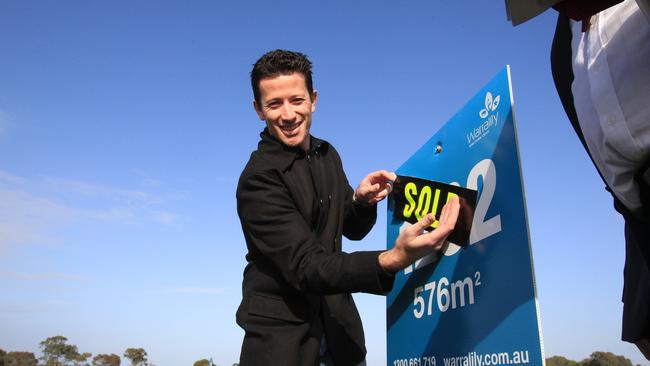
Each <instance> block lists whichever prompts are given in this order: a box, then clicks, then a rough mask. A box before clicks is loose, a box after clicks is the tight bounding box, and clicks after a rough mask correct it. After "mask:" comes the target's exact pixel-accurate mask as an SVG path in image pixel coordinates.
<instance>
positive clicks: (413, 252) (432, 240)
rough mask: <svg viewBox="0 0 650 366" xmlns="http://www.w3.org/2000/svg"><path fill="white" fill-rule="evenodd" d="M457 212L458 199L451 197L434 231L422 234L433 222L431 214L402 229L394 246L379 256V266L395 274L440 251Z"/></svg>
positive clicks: (458, 208)
mask: <svg viewBox="0 0 650 366" xmlns="http://www.w3.org/2000/svg"><path fill="white" fill-rule="evenodd" d="M459 212H460V203H459V201H458V197H453V198H452V199H451V200H450V201H449V202H447V204H446V205H445V206H444V207H443V208H442V212H441V214H440V222H439V223H438V226H437V227H436V229H435V230H433V231H431V232H428V233H426V232H424V233H423V231H424V228H426V227H427V226H429V225H431V224H432V223H433V222H434V221H435V216H434V215H433V214H431V213H430V214H428V215H426V216H425V217H423V218H422V219H421V220H420V221H418V222H417V223H415V224H414V225H412V226H410V227H408V228H406V229H404V230H403V231H402V232H401V233H400V234H399V236H398V237H397V240H395V246H394V247H393V248H392V249H390V250H387V251H385V252H383V253H381V254H380V255H379V265H381V267H382V268H383V269H384V270H386V271H387V272H390V273H396V272H398V271H400V270H402V269H403V268H406V267H407V266H409V265H411V264H412V263H413V262H415V261H416V260H418V259H420V258H422V257H424V256H425V255H427V254H429V253H432V252H434V251H438V250H440V248H442V246H443V245H444V243H445V240H446V239H447V237H448V236H449V234H451V232H452V231H453V230H454V227H455V226H456V220H457V219H458V213H459Z"/></svg>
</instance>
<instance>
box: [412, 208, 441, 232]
mask: <svg viewBox="0 0 650 366" xmlns="http://www.w3.org/2000/svg"><path fill="white" fill-rule="evenodd" d="M434 221H436V216H435V215H434V214H433V213H429V214H427V215H426V216H424V217H423V218H422V219H420V221H418V222H416V223H415V224H414V225H413V226H411V228H412V229H413V230H416V232H417V233H421V232H422V230H424V229H425V228H426V227H427V226H431V224H433V222H434Z"/></svg>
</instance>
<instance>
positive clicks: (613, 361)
mask: <svg viewBox="0 0 650 366" xmlns="http://www.w3.org/2000/svg"><path fill="white" fill-rule="evenodd" d="M580 366H632V361H630V360H629V359H628V358H626V357H624V356H618V355H615V354H613V353H611V352H594V353H592V354H591V356H589V358H586V359H584V360H582V361H580Z"/></svg>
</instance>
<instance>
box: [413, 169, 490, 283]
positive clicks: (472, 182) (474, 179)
mask: <svg viewBox="0 0 650 366" xmlns="http://www.w3.org/2000/svg"><path fill="white" fill-rule="evenodd" d="M479 177H483V189H482V190H481V195H480V197H479V199H478V203H477V204H476V210H475V211H474V218H473V219H472V231H471V232H470V234H469V244H470V245H472V244H475V243H477V242H479V241H481V240H483V239H485V238H487V237H489V236H492V235H494V234H496V233H498V232H500V231H501V215H499V214H497V215H495V216H494V217H491V218H489V219H487V220H486V219H485V216H487V211H488V208H490V204H491V203H492V198H494V192H495V191H496V187H497V170H496V167H495V166H494V162H493V161H492V160H491V159H484V160H481V161H479V162H478V163H477V164H476V165H474V167H473V168H472V170H470V172H469V174H468V175H467V188H469V189H476V190H478V181H479ZM451 184H452V185H457V186H459V185H460V184H458V182H452V183H451ZM405 225H406V223H405ZM409 225H410V224H409ZM458 250H460V246H458V245H456V244H454V243H452V242H449V245H448V246H447V248H445V249H444V252H443V253H444V255H446V256H452V255H454V254H456V252H458ZM435 259H436V255H435V254H429V255H427V256H425V257H423V258H421V259H419V260H417V261H416V262H415V264H413V265H412V266H408V267H406V268H405V269H404V274H408V273H411V272H412V271H413V268H414V267H415V269H416V270H417V269H420V268H422V267H424V266H426V265H427V264H429V263H432V262H434V261H435Z"/></svg>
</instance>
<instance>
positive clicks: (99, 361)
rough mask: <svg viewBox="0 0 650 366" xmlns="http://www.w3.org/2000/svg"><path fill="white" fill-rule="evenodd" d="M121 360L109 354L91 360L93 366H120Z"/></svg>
mask: <svg viewBox="0 0 650 366" xmlns="http://www.w3.org/2000/svg"><path fill="white" fill-rule="evenodd" d="M121 362H122V360H121V359H120V356H118V355H116V354H114V353H111V354H110V355H105V354H101V355H97V356H95V357H94V358H93V363H92V365H93V366H120V363H121Z"/></svg>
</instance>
